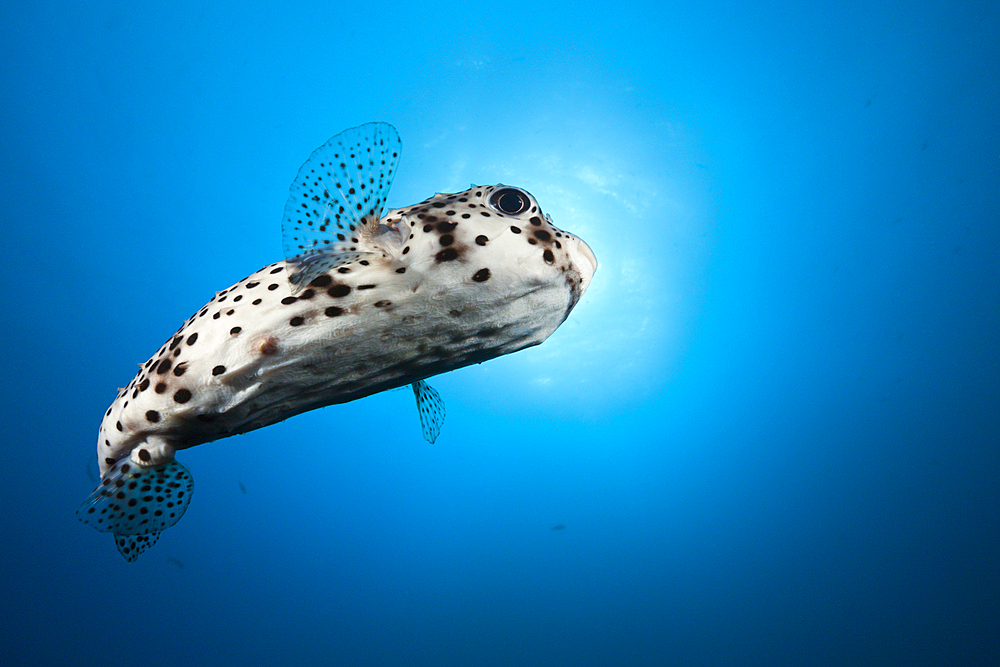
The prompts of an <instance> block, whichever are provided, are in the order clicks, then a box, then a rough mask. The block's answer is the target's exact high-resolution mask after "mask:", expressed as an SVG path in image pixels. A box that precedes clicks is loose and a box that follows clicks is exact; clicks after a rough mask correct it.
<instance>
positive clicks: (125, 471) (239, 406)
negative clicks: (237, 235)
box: [77, 123, 597, 562]
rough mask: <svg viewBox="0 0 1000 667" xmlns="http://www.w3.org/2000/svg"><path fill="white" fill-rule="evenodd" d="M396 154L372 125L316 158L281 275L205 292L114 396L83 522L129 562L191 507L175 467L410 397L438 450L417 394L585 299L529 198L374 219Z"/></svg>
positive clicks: (437, 408)
mask: <svg viewBox="0 0 1000 667" xmlns="http://www.w3.org/2000/svg"><path fill="white" fill-rule="evenodd" d="M399 149H400V142H399V136H398V134H397V133H396V130H395V128H393V127H392V126H391V125H388V124H386V123H369V124H367V125H362V126H360V127H356V128H351V129H349V130H345V131H344V132H342V133H341V134H338V135H336V136H335V137H333V138H331V139H330V140H329V141H328V142H327V143H326V144H324V145H323V146H321V147H320V148H318V149H317V150H316V151H314V152H313V154H312V155H311V156H310V157H309V159H308V160H306V162H305V163H304V164H303V165H302V167H301V168H300V169H299V173H298V175H297V176H296V179H295V180H294V181H293V182H292V186H291V188H290V191H289V198H288V201H287V203H286V205H285V214H284V219H283V222H282V228H283V231H284V242H285V251H286V256H287V259H286V260H285V261H282V262H277V263H275V264H271V265H269V266H265V267H264V268H262V269H260V270H259V271H257V272H255V273H253V274H251V275H249V276H247V277H246V278H244V279H243V280H241V281H240V282H238V283H236V284H235V285H233V286H232V287H229V288H228V289H225V290H223V291H221V292H218V293H216V295H215V297H214V298H213V299H212V300H211V301H210V302H209V303H207V304H206V305H205V306H204V307H203V308H201V309H200V310H199V311H198V312H197V313H195V314H194V315H193V316H192V317H190V318H189V319H188V320H187V321H186V322H185V323H184V325H183V326H181V328H180V329H179V330H178V331H177V332H176V333H175V334H174V335H173V336H171V337H170V339H169V340H167V342H166V343H164V344H163V346H162V347H161V348H160V349H159V351H157V353H156V354H154V355H153V356H152V357H150V359H149V360H148V361H147V362H146V363H145V364H142V365H141V368H140V371H139V373H138V375H136V376H135V378H134V379H133V380H132V381H131V382H130V383H129V384H128V386H127V387H125V388H124V389H121V390H120V391H119V393H118V397H117V398H116V399H115V401H114V402H113V403H112V405H111V407H110V408H108V411H107V412H106V413H105V415H104V420H103V422H102V423H101V428H100V433H99V437H98V445H97V453H98V460H99V463H100V467H101V477H102V479H101V484H100V485H99V486H98V488H97V489H96V490H95V491H94V492H93V493H92V494H91V496H90V497H89V498H88V499H87V500H86V501H84V503H83V504H82V505H81V507H80V508H79V509H78V510H77V516H78V517H79V518H80V520H81V521H83V522H84V523H87V524H88V525H90V526H93V527H94V528H96V529H97V530H100V531H103V532H112V533H114V536H115V545H116V546H117V548H118V550H119V552H120V553H121V554H122V555H123V556H124V557H125V559H126V560H128V561H129V562H132V561H134V560H135V559H136V558H138V556H139V555H140V554H141V553H143V552H144V551H145V550H146V549H148V548H149V547H150V546H152V545H153V544H154V543H155V542H156V540H157V539H158V538H159V534H160V532H162V531H163V530H165V529H167V528H169V527H171V526H173V525H174V524H175V523H176V522H177V521H178V520H180V518H181V516H183V514H184V512H185V511H186V509H187V507H188V505H189V504H190V502H191V497H192V493H193V490H194V482H193V480H192V478H191V475H190V473H188V471H187V470H186V469H185V468H184V466H183V465H181V464H180V462H178V461H176V460H175V459H174V453H175V452H176V451H177V450H179V449H186V448H188V447H193V446H195V445H199V444H202V443H205V442H210V441H212V440H217V439H219V438H224V437H226V436H230V435H235V434H238V433H246V432H247V431H252V430H254V429H257V428H261V427H263V426H267V425H269V424H273V423H275V422H278V421H281V420H283V419H287V418H289V417H292V416H294V415H296V414H299V413H301V412H305V411H307V410H312V409H315V408H319V407H323V406H325V405H330V404H333V403H344V402H346V401H352V400H354V399H356V398H361V397H363V396H368V395H370V394H374V393H377V392H380V391H384V390H386V389H392V388H394V387H399V386H402V385H406V384H411V385H412V386H413V392H414V396H415V397H416V400H417V408H418V414H419V415H420V420H421V424H422V426H423V433H424V437H425V438H426V439H427V440H428V441H430V442H434V440H435V438H436V437H437V434H438V432H439V431H440V428H441V424H442V422H443V420H444V403H443V402H442V400H441V397H440V396H439V395H438V393H437V392H436V391H435V390H434V389H433V388H431V387H430V386H428V385H427V384H426V382H424V381H423V380H424V379H425V378H428V377H430V376H432V375H436V374H438V373H443V372H445V371H449V370H453V369H456V368H461V367H462V366H466V365H469V364H473V363H479V362H482V361H486V360H488V359H492V358H493V357H497V356H500V355H503V354H508V353H510V352H515V351H517V350H520V349H523V348H525V347H528V346H531V345H537V344H539V343H541V342H542V341H544V340H545V339H546V338H547V337H548V336H549V335H550V334H551V333H552V332H553V331H555V329H556V328H557V327H558V326H559V325H560V324H561V323H562V322H563V321H564V320H565V319H566V317H567V316H568V315H569V313H570V311H571V310H572V309H573V307H574V306H575V305H576V303H577V302H578V301H579V299H580V296H581V295H582V294H583V292H584V291H585V290H586V289H587V286H588V285H589V284H590V279H591V277H592V276H593V273H594V271H595V270H596V268H597V260H596V259H595V257H594V254H593V253H592V252H591V250H590V248H588V247H587V245H586V244H585V243H584V242H583V241H581V240H580V239H578V238H577V237H575V236H573V235H572V234H568V233H566V232H563V231H561V230H559V229H557V228H556V227H554V226H553V225H552V224H551V221H550V220H549V219H548V216H546V215H544V214H543V213H542V211H541V209H540V208H539V206H538V203H537V202H536V201H535V199H534V198H533V197H532V196H531V195H530V194H528V193H527V192H525V191H524V190H521V189H518V188H513V187H509V186H504V185H494V186H486V187H473V188H470V189H469V190H467V191H465V192H461V193H457V194H438V195H435V196H434V197H431V198H430V199H428V200H427V201H424V202H421V203H420V204H416V205H414V206H410V207H407V208H402V209H396V210H393V211H390V212H389V213H388V214H387V215H386V216H384V217H382V215H381V213H382V208H383V204H384V202H385V197H386V194H387V193H388V189H389V187H390V185H391V183H392V176H393V172H394V170H395V165H396V162H397V160H398V158H399V154H400V153H399Z"/></svg>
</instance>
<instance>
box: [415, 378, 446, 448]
mask: <svg viewBox="0 0 1000 667" xmlns="http://www.w3.org/2000/svg"><path fill="white" fill-rule="evenodd" d="M412 387H413V395H414V396H416V397H417V412H418V413H420V426H421V428H422V429H423V431H424V439H425V440H426V441H427V442H429V443H431V444H433V443H434V441H435V440H437V437H438V435H439V434H440V433H441V426H442V425H444V401H443V400H442V399H441V394H439V393H437V390H436V389H434V388H433V387H431V386H430V385H429V384H427V383H426V382H424V381H423V380H421V381H420V382H414V383H413V385H412Z"/></svg>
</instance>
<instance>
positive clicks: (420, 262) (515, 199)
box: [379, 184, 597, 342]
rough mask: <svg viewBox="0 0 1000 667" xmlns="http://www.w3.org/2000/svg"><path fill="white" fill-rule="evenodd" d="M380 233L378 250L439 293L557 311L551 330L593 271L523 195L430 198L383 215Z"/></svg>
mask: <svg viewBox="0 0 1000 667" xmlns="http://www.w3.org/2000/svg"><path fill="white" fill-rule="evenodd" d="M380 230H382V231H383V233H382V234H380V239H379V240H380V245H381V246H382V247H383V248H385V249H386V250H387V252H388V253H389V254H392V255H395V257H394V258H393V259H394V260H395V261H397V262H404V263H405V264H406V265H407V266H408V270H413V271H415V272H417V273H419V274H422V275H427V276H434V280H435V282H436V283H437V284H439V285H440V286H441V287H442V289H444V290H445V291H451V292H456V291H461V292H463V293H465V294H466V295H467V301H468V305H469V307H478V308H489V307H490V306H491V304H496V303H498V302H501V301H503V302H507V303H513V302H516V301H519V300H522V299H524V303H523V304H522V307H529V306H530V307H532V308H535V309H537V308H539V307H543V308H545V309H549V310H552V309H555V310H558V315H559V317H558V321H556V322H555V325H556V326H558V324H560V323H561V322H562V321H563V320H565V318H566V317H567V316H568V315H569V313H570V311H571V310H572V309H573V307H574V306H575V305H576V304H577V302H578V301H579V300H580V297H581V296H582V295H583V293H584V292H585V291H586V289H587V287H588V286H589V285H590V280H591V278H592V277H593V275H594V272H595V271H596V270H597V258H596V257H595V256H594V253H593V251H592V250H591V249H590V247H589V246H588V245H587V244H586V243H585V242H584V241H583V240H582V239H580V238H579V237H577V236H575V235H574V234H571V233H569V232H565V231H563V230H561V229H559V228H558V227H556V226H555V225H554V224H552V220H551V219H550V218H549V216H547V215H546V214H545V213H544V212H543V211H542V209H541V207H540V206H539V204H538V202H537V200H536V199H535V198H534V197H533V196H532V195H531V194H530V193H529V192H527V191H526V190H524V189H522V188H518V187H513V186H509V185H503V184H497V185H491V186H475V187H472V188H469V189H468V190H466V191H464V192H458V193H454V194H444V193H439V194H436V195H434V196H433V197H431V198H430V199H427V200H426V201H423V202H421V203H419V204H415V205H413V206H408V207H406V208H401V209H394V210H392V211H389V213H388V214H387V215H386V216H385V218H383V220H382V225H380ZM536 312H537V310H536ZM539 342H540V341H539Z"/></svg>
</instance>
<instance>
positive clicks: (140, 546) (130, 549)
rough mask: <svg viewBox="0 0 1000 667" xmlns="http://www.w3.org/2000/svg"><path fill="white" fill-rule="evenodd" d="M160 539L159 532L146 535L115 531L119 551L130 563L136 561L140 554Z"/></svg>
mask: <svg viewBox="0 0 1000 667" xmlns="http://www.w3.org/2000/svg"><path fill="white" fill-rule="evenodd" d="M158 539H160V534H159V533H147V534H146V535H119V534H118V533H115V546H116V547H118V553H120V554H121V555H122V557H123V558H124V559H125V560H127V561H128V562H130V563H134V562H135V559H136V558H138V557H139V554H141V553H143V552H144V551H145V550H146V549H148V548H149V547H151V546H153V545H154V544H156V540H158Z"/></svg>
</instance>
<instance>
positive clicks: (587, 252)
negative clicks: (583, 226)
mask: <svg viewBox="0 0 1000 667" xmlns="http://www.w3.org/2000/svg"><path fill="white" fill-rule="evenodd" d="M577 240H578V241H580V252H582V253H583V256H584V257H586V258H587V260H589V261H590V265H591V266H593V267H594V269H593V271H591V274H594V273H596V272H597V255H595V254H594V251H593V250H591V249H590V246H589V245H587V244H586V243H584V241H583V239H580V238H578V239H577Z"/></svg>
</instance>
